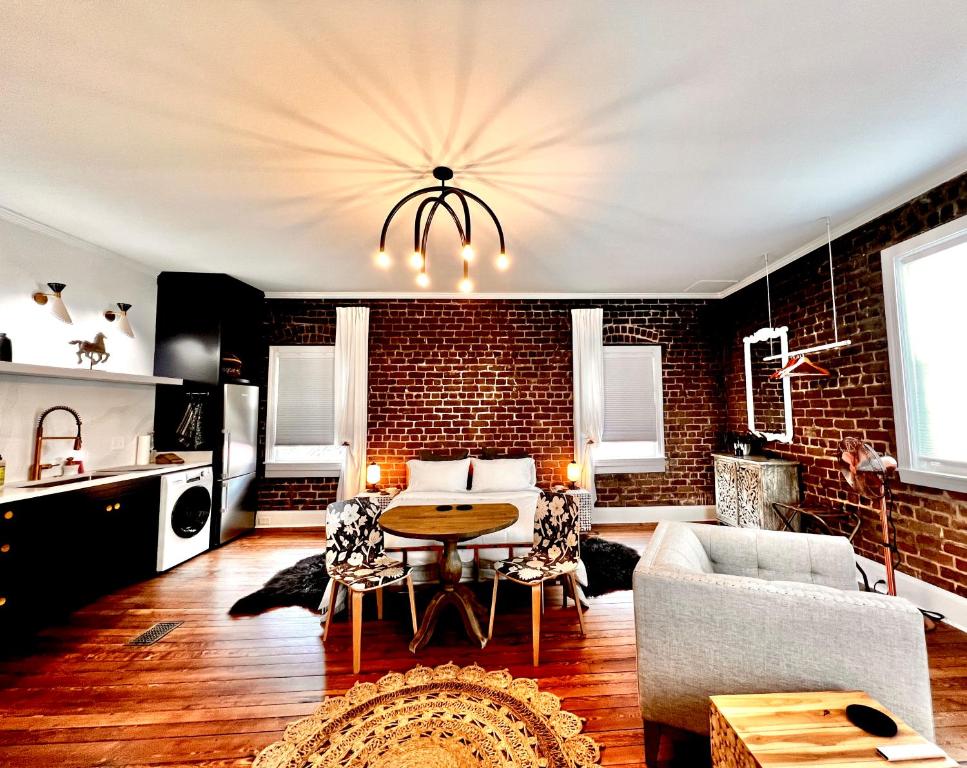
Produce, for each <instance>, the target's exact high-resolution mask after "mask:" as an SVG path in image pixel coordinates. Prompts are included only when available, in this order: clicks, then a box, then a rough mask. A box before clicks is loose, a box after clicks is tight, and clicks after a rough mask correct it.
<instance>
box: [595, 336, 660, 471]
mask: <svg viewBox="0 0 967 768" xmlns="http://www.w3.org/2000/svg"><path fill="white" fill-rule="evenodd" d="M605 349H606V350H609V354H613V355H617V356H619V357H621V356H627V357H636V356H639V355H641V354H642V350H647V354H649V355H651V356H653V357H654V359H655V365H654V369H653V370H654V371H655V382H654V384H655V394H656V395H657V397H658V412H657V414H656V419H655V429H656V431H657V437H658V441H657V442H658V455H657V456H648V457H644V458H640V459H624V458H622V459H597V458H596V459H595V460H594V474H595V475H619V474H632V473H635V474H637V473H646V472H664V471H665V392H664V390H663V389H662V358H661V346H660V345H658V344H628V345H625V344H621V345H617V344H616V345H611V344H609V345H606V346H605Z"/></svg>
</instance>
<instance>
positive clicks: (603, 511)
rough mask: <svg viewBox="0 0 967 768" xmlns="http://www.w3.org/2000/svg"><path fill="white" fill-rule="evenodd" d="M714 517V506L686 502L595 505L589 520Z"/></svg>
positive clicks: (692, 520)
mask: <svg viewBox="0 0 967 768" xmlns="http://www.w3.org/2000/svg"><path fill="white" fill-rule="evenodd" d="M714 519H715V506H714V505H711V506H709V505H705V504H688V505H684V506H674V505H670V504H669V505H663V506H656V507H595V508H594V511H593V512H592V513H591V522H592V523H600V524H601V525H609V524H616V523H625V524H633V523H660V522H661V521H662V520H675V521H677V522H681V523H697V522H701V521H702V520H714Z"/></svg>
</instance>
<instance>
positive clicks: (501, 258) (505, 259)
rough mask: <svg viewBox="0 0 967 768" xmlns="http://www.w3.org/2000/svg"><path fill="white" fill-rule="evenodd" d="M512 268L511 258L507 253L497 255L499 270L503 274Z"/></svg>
mask: <svg viewBox="0 0 967 768" xmlns="http://www.w3.org/2000/svg"><path fill="white" fill-rule="evenodd" d="M509 266H510V257H509V256H508V255H507V254H506V253H501V254H498V255H497V269H499V270H500V271H501V272H503V271H504V270H505V269H507V267H509Z"/></svg>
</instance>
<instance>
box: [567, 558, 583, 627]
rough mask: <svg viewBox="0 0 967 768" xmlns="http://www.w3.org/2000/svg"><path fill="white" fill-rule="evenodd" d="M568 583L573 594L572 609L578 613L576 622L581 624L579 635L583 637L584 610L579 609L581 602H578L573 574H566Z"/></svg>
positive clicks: (575, 580)
mask: <svg viewBox="0 0 967 768" xmlns="http://www.w3.org/2000/svg"><path fill="white" fill-rule="evenodd" d="M568 582H569V583H570V585H571V590H572V591H573V592H574V607H575V609H577V612H578V622H579V623H580V624H581V634H582V635H585V634H587V632H585V631H584V609H583V608H581V601H580V600H578V577H577V575H576V574H574V573H569V574H568Z"/></svg>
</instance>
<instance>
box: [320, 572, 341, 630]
mask: <svg viewBox="0 0 967 768" xmlns="http://www.w3.org/2000/svg"><path fill="white" fill-rule="evenodd" d="M329 586H330V590H329V610H328V611H326V626H325V628H324V629H323V630H322V642H326V639H327V638H328V637H329V625H330V624H332V614H333V613H335V611H336V595H337V594H338V592H339V582H338V581H330V582H329Z"/></svg>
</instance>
